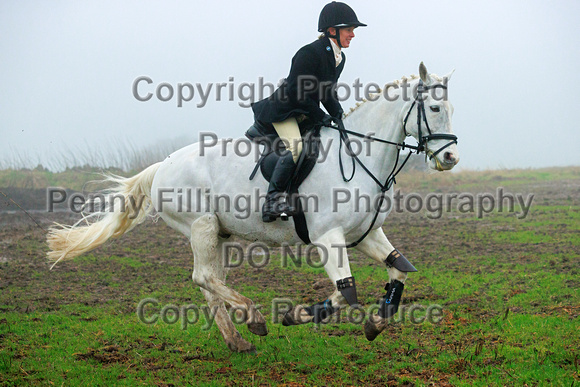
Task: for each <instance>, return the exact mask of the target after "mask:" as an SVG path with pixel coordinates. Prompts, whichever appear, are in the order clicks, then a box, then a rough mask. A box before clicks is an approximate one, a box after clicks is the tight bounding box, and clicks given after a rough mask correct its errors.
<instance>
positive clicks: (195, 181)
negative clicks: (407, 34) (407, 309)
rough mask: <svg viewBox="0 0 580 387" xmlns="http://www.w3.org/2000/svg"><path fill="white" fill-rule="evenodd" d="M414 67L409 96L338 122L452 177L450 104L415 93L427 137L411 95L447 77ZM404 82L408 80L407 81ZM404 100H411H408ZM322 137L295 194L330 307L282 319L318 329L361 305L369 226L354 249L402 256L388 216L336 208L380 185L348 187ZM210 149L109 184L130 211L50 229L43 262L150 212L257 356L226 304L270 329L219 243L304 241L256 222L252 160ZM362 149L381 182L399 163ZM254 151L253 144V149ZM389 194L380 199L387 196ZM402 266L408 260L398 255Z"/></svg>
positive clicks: (324, 134) (360, 176) (378, 101)
mask: <svg viewBox="0 0 580 387" xmlns="http://www.w3.org/2000/svg"><path fill="white" fill-rule="evenodd" d="M419 70H420V71H419V72H420V77H416V76H411V78H409V79H408V81H409V82H408V86H409V87H408V89H407V90H404V87H403V86H405V84H404V83H403V84H401V83H400V82H399V81H397V82H395V83H393V85H399V86H401V87H398V86H394V87H391V88H390V89H389V90H388V94H386V93H383V94H380V95H376V98H373V101H371V100H369V101H366V102H364V103H362V104H360V106H358V107H357V108H356V109H354V110H353V109H351V112H350V113H349V114H347V116H346V117H345V119H344V125H345V127H346V129H348V130H351V131H357V132H364V133H374V137H375V138H380V139H383V140H387V141H390V142H393V143H403V141H404V140H405V136H406V135H410V136H413V137H414V138H415V139H416V140H417V141H418V142H419V143H420V144H424V146H425V149H424V150H425V152H426V153H427V154H430V155H432V156H433V155H434V154H435V155H434V157H432V158H431V159H430V160H429V166H430V167H431V168H432V169H437V170H449V169H451V168H453V166H455V165H456V164H457V162H458V161H459V156H458V152H457V146H456V141H452V142H451V143H450V142H449V141H448V140H449V138H454V137H455V136H453V135H452V128H451V116H452V113H453V108H452V106H451V104H450V103H449V102H448V101H446V100H439V99H438V98H434V97H433V96H432V95H428V93H424V94H421V95H422V96H423V97H424V98H423V100H424V101H423V106H424V109H423V111H424V112H425V117H424V118H425V119H424V120H423V121H424V122H425V123H426V122H428V123H429V124H428V125H429V127H430V129H429V134H430V136H426V128H425V127H423V128H422V129H421V127H420V126H419V125H418V124H417V120H416V119H415V117H416V116H417V114H420V113H417V111H418V110H420V109H419V104H418V103H416V102H417V101H418V99H413V96H412V95H411V90H413V89H415V88H416V87H417V85H418V84H421V85H424V86H426V88H430V87H433V86H441V85H442V82H444V80H445V81H446V80H448V79H449V76H450V74H449V76H447V77H443V78H441V77H439V76H436V75H434V74H428V72H427V70H426V68H425V66H424V65H423V64H422V63H421V66H420V68H419ZM403 81H404V82H406V81H407V78H404V79H403ZM404 94H407V95H410V96H411V97H410V98H407V99H405V98H403V96H404ZM385 96H388V97H389V98H385ZM409 117H410V118H409ZM407 119H408V120H407ZM321 140H322V144H323V145H326V146H327V147H328V145H329V144H331V145H330V151H329V152H328V156H327V159H326V161H325V162H324V163H320V164H317V165H316V166H315V167H314V169H313V170H312V172H311V173H310V175H309V176H308V177H307V178H306V180H305V181H304V182H303V183H302V185H301V186H300V193H301V194H302V195H304V196H307V197H314V198H316V199H317V205H318V210H317V211H307V212H306V213H305V217H306V221H307V225H308V230H309V236H310V240H311V241H312V243H313V244H314V245H315V246H317V248H318V250H319V252H320V254H321V256H324V257H325V264H324V268H325V270H326V273H327V274H328V276H329V277H330V279H331V280H332V283H333V284H336V285H335V286H336V288H335V291H334V293H333V294H332V295H330V297H329V298H328V300H326V303H325V305H331V307H329V308H327V309H324V308H322V309H320V308H319V310H318V312H317V311H316V310H314V309H316V308H312V307H310V308H305V307H302V306H298V307H295V308H294V309H293V310H292V311H291V312H290V313H288V315H287V316H286V320H285V321H287V322H288V321H289V322H290V323H291V324H296V323H304V322H310V321H315V322H317V317H318V320H320V318H324V317H326V316H327V315H328V314H331V313H333V312H336V311H337V310H339V309H340V308H341V307H345V306H347V305H348V304H349V303H350V304H351V305H352V304H353V303H356V302H357V301H356V291H355V288H354V280H353V279H352V274H351V271H350V266H349V262H348V255H347V247H346V246H347V245H349V244H350V243H353V242H355V241H358V240H359V239H360V238H361V236H363V235H364V234H365V232H366V231H367V230H369V229H370V232H368V234H367V235H366V237H365V238H364V239H363V240H362V241H360V243H359V244H358V245H357V246H356V248H357V249H358V250H360V251H361V252H363V253H364V254H366V255H368V256H369V257H371V258H372V259H374V260H375V261H377V262H379V263H381V264H382V263H385V259H386V258H387V257H391V258H396V257H398V256H399V255H398V251H397V250H395V248H394V247H393V245H392V244H391V243H390V242H389V240H388V239H387V237H386V236H385V234H384V232H383V230H382V228H381V225H382V224H383V223H384V221H385V219H386V217H387V215H388V211H386V212H380V213H378V216H377V218H376V221H374V222H373V218H374V216H375V212H374V210H373V209H364V210H362V211H361V210H360V208H359V209H358V210H357V206H358V205H359V204H360V203H356V202H355V200H350V201H348V202H344V201H343V202H341V203H340V205H338V204H337V203H336V198H337V197H336V196H334V195H335V194H336V192H342V194H346V192H349V193H351V194H352V197H354V195H355V194H356V193H358V195H359V196H360V195H368V196H369V197H370V198H375V197H377V196H380V195H381V188H380V187H379V186H378V185H377V184H376V182H375V181H374V180H373V179H372V178H371V177H370V175H369V174H367V173H365V172H364V171H363V170H362V169H361V168H360V167H359V168H358V169H357V173H356V174H355V175H354V177H353V178H352V180H351V181H349V182H346V181H345V179H343V177H342V175H341V172H340V170H339V159H338V157H339V151H338V143H339V141H340V135H339V132H338V131H336V130H332V129H330V128H323V129H322V130H321ZM207 145H208V144H205V145H204V144H203V143H201V142H200V143H195V144H192V145H190V146H187V147H185V148H182V149H180V150H178V151H176V152H175V153H173V154H171V155H170V156H169V157H167V158H166V159H165V160H164V161H163V162H160V163H157V164H155V165H152V166H150V167H148V168H147V169H145V170H144V171H143V172H141V173H139V174H137V175H135V176H133V177H130V178H121V177H112V178H110V180H113V181H114V182H116V183H117V185H116V188H114V189H113V190H112V191H111V192H110V194H111V195H116V196H122V197H124V198H125V199H126V203H127V204H129V203H131V205H129V209H130V210H129V211H123V210H124V209H120V208H116V209H115V211H114V212H106V213H105V214H104V215H102V214H101V215H102V216H100V217H99V218H98V220H97V221H95V222H89V223H88V224H81V222H79V223H77V224H75V225H73V226H70V227H63V226H58V227H52V228H51V231H50V233H49V236H48V244H49V247H50V252H49V253H48V257H49V259H50V260H52V261H54V262H55V263H56V262H58V261H60V260H63V259H70V258H73V257H75V256H78V255H80V254H83V253H85V252H87V251H90V250H92V249H94V248H96V247H98V246H100V245H101V244H103V243H104V242H105V241H107V240H108V239H109V238H111V237H117V236H120V235H122V234H124V233H126V232H127V231H129V230H131V229H132V228H133V227H135V226H136V225H137V224H139V223H141V222H142V221H143V220H144V219H145V218H146V217H147V215H149V214H151V213H152V212H153V211H156V212H157V213H158V214H159V215H160V216H161V218H163V220H165V222H166V223H167V224H168V225H169V226H170V227H172V228H174V229H175V230H177V231H179V232H181V233H183V234H184V235H186V236H187V237H188V238H189V239H190V241H191V247H192V250H193V255H194V265H193V266H194V270H193V275H192V277H193V281H194V283H195V284H196V285H198V286H200V288H201V290H202V292H203V294H204V296H205V298H206V299H207V302H208V306H209V307H210V308H212V310H214V311H215V314H216V315H215V322H216V323H217V326H218V328H219V330H220V332H221V334H222V336H223V337H224V339H225V341H226V344H227V345H228V347H229V348H230V349H231V350H232V351H238V352H248V351H255V347H254V346H253V345H252V344H251V343H249V342H248V341H246V340H245V339H243V338H242V337H241V335H240V333H239V332H238V331H237V329H236V327H235V326H234V324H233V322H232V320H231V319H230V316H229V315H228V313H227V311H226V308H225V305H224V302H227V303H228V304H230V305H231V306H232V307H235V308H236V310H242V311H244V312H245V313H246V314H245V317H244V318H245V319H246V320H245V321H246V324H247V325H248V328H249V330H250V331H251V332H252V333H255V334H258V335H265V334H267V330H266V323H265V320H264V317H263V316H262V314H261V313H260V312H259V311H258V310H257V309H256V307H255V306H254V303H253V302H252V300H250V299H248V298H246V297H244V296H243V295H241V294H240V293H238V292H236V291H234V290H232V289H231V288H229V287H228V286H227V285H226V282H225V281H226V271H227V268H226V267H225V266H226V265H225V263H226V260H225V258H226V257H224V256H223V252H224V249H223V246H224V243H225V242H226V240H227V238H228V237H229V236H230V235H235V236H238V237H241V238H243V239H246V240H248V241H262V242H265V243H267V244H270V245H280V244H282V243H287V244H290V245H292V244H294V243H301V241H300V238H299V237H298V235H297V233H296V231H295V229H294V224H293V221H287V222H284V221H281V220H277V221H275V222H273V223H263V222H262V220H261V212H260V210H261V202H260V203H258V200H255V199H256V195H262V194H263V196H265V191H266V190H267V182H266V181H265V180H264V178H263V177H262V176H261V175H260V174H258V175H257V176H256V178H254V179H253V180H249V179H248V175H249V174H250V172H251V171H252V170H253V168H254V165H255V159H254V157H244V156H242V155H240V152H235V150H234V144H233V143H231V142H229V143H228V142H225V141H223V140H220V141H217V142H216V143H215V144H212V145H213V146H211V147H210V146H207ZM364 145H365V149H364V151H363V152H360V153H359V155H358V157H359V159H360V161H361V162H362V163H363V164H364V165H365V166H366V167H367V168H368V170H369V171H370V172H372V174H374V175H375V176H376V177H377V179H378V180H380V181H385V180H386V178H387V177H388V176H389V174H390V173H391V171H392V170H393V169H394V166H395V163H396V160H397V159H398V152H399V149H398V147H397V146H394V145H389V144H384V143H380V142H378V141H365V144H364ZM253 146H254V147H258V145H257V144H253ZM366 146H368V147H369V149H366ZM256 149H257V148H256ZM353 150H354V151H356V150H355V149H353ZM343 153H344V149H343ZM348 157H349V156H346V155H344V154H343V160H347V161H348ZM345 158H346V159H345ZM348 165H350V164H348ZM347 169H348V168H347ZM347 172H348V173H347V175H350V171H347ZM392 191H393V190H392V189H391V190H389V191H387V192H386V194H387V195H390V196H391V199H392ZM260 192H261V193H260ZM111 197H112V196H111ZM216 197H220V198H221V199H222V203H224V205H223V206H220V205H219V200H217V201H216V200H210V199H212V198H216ZM236 197H237V198H241V197H244V198H246V199H247V198H250V200H249V201H246V202H245V203H246V204H248V205H249V206H250V207H249V208H250V210H251V211H250V212H249V213H248V212H245V213H244V214H245V215H247V216H241V215H242V214H241V213H240V211H234V210H232V209H231V207H230V208H222V207H228V206H226V205H225V202H226V201H227V198H230V199H232V198H236ZM342 197H344V196H342ZM135 198H137V200H135ZM143 198H144V200H143V202H141V203H140V201H141V200H142V199H143ZM262 200H263V198H262ZM135 204H136V205H135ZM399 262H402V263H405V262H407V263H408V261H406V260H405V258H404V257H402V259H401V260H400V261H399ZM386 263H387V270H388V274H389V278H390V280H391V281H399V282H398V283H400V284H401V286H402V284H403V283H404V282H405V279H406V278H407V273H406V272H405V271H401V270H399V269H397V265H396V264H393V262H392V260H391V261H388V262H386ZM411 267H412V265H411ZM403 270H404V269H403ZM406 271H409V270H406ZM400 292H402V290H401V291H400ZM353 294H354V298H353ZM388 297H389V295H388V294H387V298H388ZM347 298H350V300H347ZM398 298H399V299H400V294H398ZM353 300H354V301H353ZM388 302H390V299H389V301H388ZM397 303H398V300H397ZM319 304H320V303H319ZM319 306H320V305H319ZM320 310H322V312H323V313H322V315H320ZM317 313H318V315H317ZM386 325H387V318H386V317H384V318H383V317H380V316H374V318H373V319H369V321H368V322H367V326H366V328H365V330H366V333H367V338H369V340H372V339H374V337H376V335H377V334H378V333H380V332H381V331H382V330H383V329H384V328H385V326H386Z"/></svg>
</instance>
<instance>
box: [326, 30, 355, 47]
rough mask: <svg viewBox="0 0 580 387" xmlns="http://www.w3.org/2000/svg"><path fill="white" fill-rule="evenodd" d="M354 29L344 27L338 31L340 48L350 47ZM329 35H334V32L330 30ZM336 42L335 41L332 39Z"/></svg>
mask: <svg viewBox="0 0 580 387" xmlns="http://www.w3.org/2000/svg"><path fill="white" fill-rule="evenodd" d="M355 28H356V27H346V28H341V29H339V31H340V32H339V34H340V45H341V46H342V48H348V47H349V46H350V41H351V40H352V38H354V29H355ZM330 34H331V35H335V34H336V30H335V29H334V28H332V27H331V28H330ZM333 40H334V41H335V42H336V39H333Z"/></svg>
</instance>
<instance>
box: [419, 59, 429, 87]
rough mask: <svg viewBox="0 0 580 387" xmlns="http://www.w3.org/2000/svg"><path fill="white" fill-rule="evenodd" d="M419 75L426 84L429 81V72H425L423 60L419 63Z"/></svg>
mask: <svg viewBox="0 0 580 387" xmlns="http://www.w3.org/2000/svg"><path fill="white" fill-rule="evenodd" d="M419 76H420V77H421V79H422V80H423V82H424V83H425V84H426V85H428V84H430V83H431V77H430V76H429V73H428V72H427V67H425V64H424V63H423V62H421V64H420V65H419Z"/></svg>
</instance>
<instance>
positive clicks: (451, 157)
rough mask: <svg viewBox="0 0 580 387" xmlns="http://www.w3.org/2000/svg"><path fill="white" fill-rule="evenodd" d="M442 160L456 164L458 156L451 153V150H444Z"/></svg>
mask: <svg viewBox="0 0 580 387" xmlns="http://www.w3.org/2000/svg"><path fill="white" fill-rule="evenodd" d="M443 160H444V161H445V162H446V163H447V164H453V165H456V164H457V163H458V162H459V157H456V156H455V155H454V154H453V153H451V152H445V154H444V155H443Z"/></svg>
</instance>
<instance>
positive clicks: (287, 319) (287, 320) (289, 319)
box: [282, 311, 298, 327]
mask: <svg viewBox="0 0 580 387" xmlns="http://www.w3.org/2000/svg"><path fill="white" fill-rule="evenodd" d="M290 312H291V311H290ZM290 312H286V314H285V315H284V318H283V319H282V325H284V326H285V327H289V326H292V325H298V323H297V322H296V321H295V320H294V317H293V316H292V314H290Z"/></svg>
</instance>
